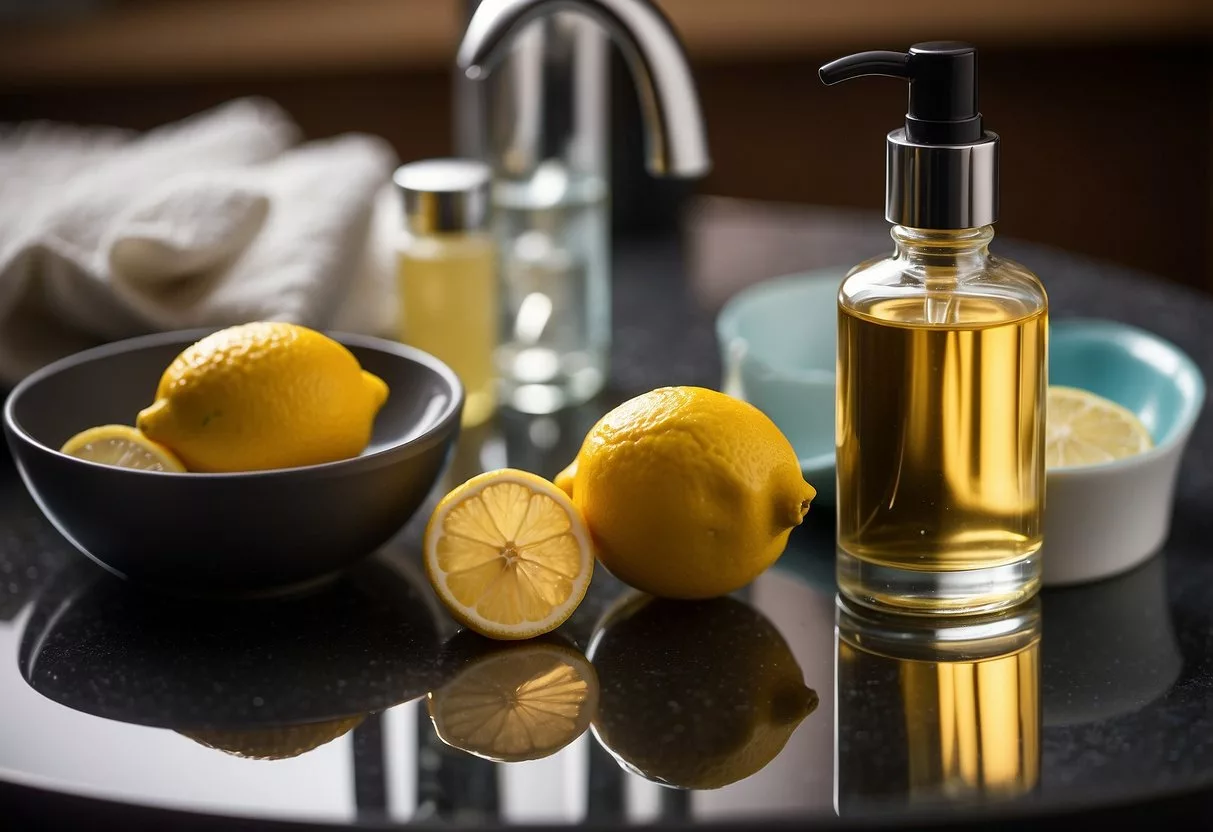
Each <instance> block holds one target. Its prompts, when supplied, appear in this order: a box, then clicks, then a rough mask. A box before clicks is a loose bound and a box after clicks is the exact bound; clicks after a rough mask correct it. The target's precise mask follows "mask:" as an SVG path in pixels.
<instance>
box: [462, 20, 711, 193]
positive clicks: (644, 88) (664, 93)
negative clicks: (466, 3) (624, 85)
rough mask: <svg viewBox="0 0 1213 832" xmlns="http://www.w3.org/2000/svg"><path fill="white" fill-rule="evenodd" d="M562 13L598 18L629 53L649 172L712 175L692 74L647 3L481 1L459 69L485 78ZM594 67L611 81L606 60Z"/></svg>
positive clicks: (678, 46)
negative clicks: (521, 39)
mask: <svg viewBox="0 0 1213 832" xmlns="http://www.w3.org/2000/svg"><path fill="white" fill-rule="evenodd" d="M559 11H578V12H581V13H583V14H585V15H587V16H589V17H590V18H592V19H594V20H596V21H597V22H598V23H599V24H601V25H602V26H603V27H604V28H605V29H606V31H607V32H608V33H610V34H611V35H612V37H613V38H614V40H615V42H616V43H617V44H618V45H619V47H620V49H621V50H622V51H623V55H624V58H625V60H626V61H627V63H628V67H629V68H630V69H631V72H632V77H633V80H634V81H635V83H636V89H637V93H638V95H639V98H640V103H641V107H642V108H643V110H644V118H645V127H646V138H647V143H648V167H649V170H650V172H652V173H653V174H654V175H657V176H681V177H697V176H703V175H704V174H706V173H707V172H708V169H709V168H710V167H711V163H710V161H709V159H708V149H707V139H706V135H705V131H704V126H703V114H702V113H701V111H700V107H699V94H698V92H697V91H696V89H695V82H694V80H693V79H692V77H691V69H690V67H689V66H688V64H687V58H686V54H685V53H684V51H683V48H682V43H681V41H679V39H678V36H677V34H675V32H674V30H673V28H672V26H671V25H670V22H669V20H668V19H667V18H666V16H665V15H664V14H662V12H661V11H660V10H659V9H658V8H657V7H656V6H654V5H653V4H652V3H651V2H648V0H482V2H481V3H480V5H479V7H478V8H477V9H476V12H475V14H474V15H473V16H472V20H471V22H470V23H468V27H467V31H466V32H465V33H464V36H463V42H462V43H461V44H460V46H459V54H458V58H457V63H458V66H459V68H460V69H462V70H463V71H464V73H465V74H466V75H467V76H468V78H470V79H472V80H476V79H479V78H482V77H484V76H485V75H486V74H487V72H489V71H491V69H492V65H493V63H494V62H495V61H498V60H500V59H502V58H503V57H505V53H506V52H507V45H508V44H509V43H510V41H511V39H512V38H513V37H514V35H516V34H517V33H518V32H519V31H520V30H522V29H523V28H524V27H525V26H526V24H527V23H528V22H531V21H533V20H536V19H537V18H541V17H544V16H546V15H550V14H552V13H553V12H559ZM590 69H591V71H596V72H599V73H601V74H602V75H603V76H605V75H606V72H607V68H606V63H605V55H604V56H603V61H602V64H601V66H600V67H593V68H590ZM536 80H538V79H536ZM604 126H605V125H604Z"/></svg>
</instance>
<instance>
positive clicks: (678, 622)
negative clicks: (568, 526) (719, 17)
mask: <svg viewBox="0 0 1213 832" xmlns="http://www.w3.org/2000/svg"><path fill="white" fill-rule="evenodd" d="M707 213H708V214H710V213H711V212H710V211H708V212H707ZM714 221H715V220H713V219H712V218H711V217H710V216H707V215H704V214H701V215H697V216H696V218H695V219H693V221H692V223H691V225H690V227H689V229H688V233H687V235H686V237H685V238H684V239H683V240H682V242H676V241H674V240H672V239H669V238H655V239H649V240H627V241H624V242H623V243H622V244H621V245H620V246H619V251H618V254H617V257H616V264H615V271H616V275H617V277H616V290H615V303H616V309H615V314H616V346H615V355H614V375H613V379H612V388H611V390H610V392H609V394H608V395H606V396H604V398H603V400H601V401H598V402H595V403H592V404H591V405H588V406H586V407H583V408H579V409H577V410H575V411H571V412H568V413H565V414H562V415H560V416H558V417H541V418H529V417H522V416H518V415H511V414H505V415H501V416H500V417H499V418H498V419H497V421H496V422H495V424H493V425H490V426H487V427H486V428H484V429H480V430H476V431H472V432H469V433H467V434H465V436H464V437H463V439H462V440H461V443H460V446H459V448H458V452H457V454H456V457H455V460H454V462H453V466H452V470H451V472H450V473H449V474H448V478H449V480H455V479H462V478H464V477H466V476H468V475H470V474H471V473H474V472H476V471H478V470H482V469H485V468H491V467H499V466H501V465H505V464H509V465H512V466H515V467H521V468H527V469H531V470H534V471H537V472H539V473H541V474H545V475H551V474H553V473H555V471H557V470H559V468H561V467H563V465H564V464H565V463H566V462H567V461H568V459H570V458H571V456H572V455H573V453H574V451H575V449H576V447H577V445H578V444H579V442H580V439H581V436H582V435H583V434H584V432H585V430H586V429H587V428H588V427H589V426H590V425H591V424H592V423H593V421H595V420H596V418H597V416H598V415H600V414H601V412H602V410H603V409H604V408H605V407H607V406H608V405H609V404H610V403H611V402H613V401H615V400H618V399H620V398H622V397H625V396H627V395H630V394H633V393H635V392H639V391H642V390H646V389H649V388H652V387H655V386H659V385H662V384H699V385H704V386H716V385H717V384H718V382H719V372H720V368H719V362H718V359H717V356H716V346H715V339H714V336H713V334H712V318H713V315H714V311H715V307H716V306H717V305H718V302H719V299H720V297H721V295H722V294H727V292H725V291H724V290H722V289H721V288H720V277H719V276H720V275H721V274H722V273H727V272H728V271H729V269H728V268H727V266H722V264H721V263H720V262H713V263H708V264H705V262H704V257H705V256H708V255H710V254H711V252H712V248H711V246H710V245H706V244H705V240H711V239H712V238H713V235H715V234H717V233H719V234H721V235H726V234H727V233H728V229H722V228H721V227H720V226H714V225H712V223H713V222H714ZM795 223H800V224H801V225H800V227H801V228H802V229H803V235H802V237H801V238H800V239H803V240H804V241H805V245H806V247H808V248H806V250H805V251H804V252H803V255H804V256H803V260H804V262H805V265H806V266H812V265H820V264H821V263H822V262H827V263H843V264H845V263H848V262H852V261H856V260H858V259H860V258H861V257H863V256H865V255H870V254H872V253H874V252H878V251H880V250H882V249H883V248H884V247H885V246H886V241H887V237H886V236H885V234H886V232H885V230H884V226H883V225H882V224H881V223H880V222H879V221H878V220H877V219H874V218H866V217H860V218H856V217H850V216H848V215H845V214H837V213H833V212H824V211H819V212H813V211H800V212H799V213H797V214H796V218H795ZM796 239H797V237H796V235H791V237H790V238H789V241H787V242H786V243H785V244H783V248H784V249H785V250H784V251H783V253H780V252H779V251H776V250H774V249H772V248H771V247H770V246H756V247H752V248H751V249H750V251H749V252H748V254H747V253H746V252H740V253H738V254H737V256H738V257H739V258H743V259H745V266H746V269H750V270H753V271H754V273H756V274H774V273H776V272H777V271H780V270H786V269H782V268H780V266H779V265H778V264H779V263H782V262H784V261H783V260H781V258H784V259H787V258H789V257H791V258H793V259H795V257H796V245H797V242H796ZM823 240H824V241H827V242H829V245H824V244H823V242H822V241H823ZM831 246H832V247H831ZM809 248H811V250H809ZM827 248H828V251H827V250H826V249H827ZM997 248H998V251H1000V252H1002V253H1005V254H1007V255H1008V256H1011V257H1014V258H1015V259H1018V260H1021V261H1023V262H1025V263H1028V264H1030V265H1031V266H1032V267H1033V268H1034V269H1036V270H1037V271H1038V272H1039V273H1040V274H1041V276H1042V278H1043V279H1044V281H1045V283H1046V286H1047V287H1048V290H1049V292H1050V297H1051V302H1052V311H1053V314H1054V315H1055V316H1056V317H1058V318H1061V317H1069V316H1076V315H1082V316H1101V317H1110V318H1116V319H1119V320H1123V321H1127V322H1130V323H1134V324H1138V325H1140V326H1143V327H1146V328H1148V329H1151V330H1154V331H1156V332H1159V333H1160V334H1163V335H1164V336H1166V337H1168V338H1169V339H1171V340H1172V341H1174V342H1175V343H1176V344H1178V345H1179V346H1181V347H1182V348H1183V349H1184V350H1186V351H1187V352H1188V353H1189V354H1190V355H1192V356H1193V358H1195V359H1196V361H1197V362H1198V363H1199V364H1200V365H1201V367H1202V368H1203V370H1204V372H1205V373H1206V375H1207V376H1209V377H1210V378H1213V336H1211V335H1210V334H1209V328H1210V327H1211V326H1213V300H1210V299H1209V298H1205V297H1202V296H1199V295H1197V294H1195V293H1192V292H1189V291H1187V290H1184V289H1181V288H1178V287H1175V286H1172V285H1168V284H1165V283H1163V282H1160V281H1155V280H1151V279H1148V278H1146V277H1144V276H1141V275H1136V274H1133V273H1130V272H1128V271H1125V270H1122V269H1118V268H1114V267H1110V266H1105V265H1101V264H1096V263H1093V262H1091V261H1089V260H1085V259H1082V258H1079V257H1075V256H1072V255H1069V254H1066V253H1063V252H1059V251H1055V250H1049V249H1043V248H1039V247H1035V246H1030V245H1026V244H1015V243H1011V242H1007V243H1000V244H998V247H997ZM688 253H689V259H690V261H691V262H692V264H693V265H692V267H691V268H689V269H688V268H687V267H686V266H685V262H686V260H687V259H688ZM739 262H740V261H739ZM737 271H738V272H739V273H743V272H744V271H745V269H740V268H739V269H737ZM713 275H715V277H713ZM728 279H735V278H733V277H729V278H728ZM713 281H715V282H713ZM1109 510H1114V507H1110V509H1109ZM425 513H426V512H425V511H424V510H423V512H422V514H421V515H419V516H418V517H417V518H414V520H413V521H412V522H411V523H410V524H409V526H408V527H406V528H405V529H404V531H403V532H402V534H401V536H400V537H399V539H398V540H397V541H395V542H394V543H393V544H391V545H389V546H388V547H386V548H385V549H384V550H383V551H381V552H380V553H378V554H376V555H375V556H374V557H372V558H370V559H369V560H367V561H366V562H365V563H363V564H362V565H360V566H359V567H357V568H355V569H354V570H352V571H351V572H350V573H349V574H348V575H347V576H346V577H344V578H343V579H341V580H340V581H339V582H338V583H336V584H334V585H331V586H329V587H327V588H326V589H323V590H321V591H319V592H316V593H313V594H311V595H308V596H304V597H298V598H292V599H282V600H277V601H272V602H264V601H263V602H257V603H254V602H223V603H218V602H212V603H205V604H204V603H200V602H184V601H180V600H177V599H169V598H161V597H155V596H149V595H144V594H141V593H140V592H138V591H137V590H135V589H132V588H131V587H128V586H126V585H124V584H123V583H121V582H120V581H118V580H117V579H115V578H112V577H110V576H108V575H106V574H104V573H102V572H101V571H100V570H99V569H98V568H96V567H94V566H92V565H91V564H90V563H89V562H87V561H86V560H85V559H84V558H83V557H81V556H79V555H78V554H76V553H75V552H74V551H73V550H71V547H70V546H69V544H67V543H66V542H65V541H63V540H62V539H61V538H60V537H59V536H58V535H57V534H56V533H55V532H54V531H53V530H52V529H51V527H50V526H49V524H48V523H47V522H46V521H45V520H44V519H43V518H42V516H41V514H40V513H39V511H38V509H37V508H36V506H35V505H34V504H33V502H32V501H31V500H30V498H29V497H28V496H27V494H26V493H25V490H24V488H23V487H22V485H21V484H20V481H19V480H18V478H17V476H16V474H15V472H14V470H13V467H12V463H11V461H9V460H8V459H7V457H0V816H3V817H4V818H6V819H8V820H12V821H13V822H15V823H17V826H15V827H13V828H25V824H28V825H32V824H34V823H35V822H36V823H38V824H39V825H40V826H41V827H43V828H45V827H46V826H47V825H53V823H54V822H55V821H58V822H60V823H63V824H71V825H80V824H84V823H88V824H89V825H90V826H92V827H93V828H97V827H98V826H101V827H105V828H124V829H137V828H138V829H142V828H148V829H153V828H164V827H165V826H166V825H169V824H171V825H173V826H175V827H180V828H207V827H208V826H210V825H211V824H213V823H218V822H219V821H218V820H217V819H219V818H227V819H228V820H227V821H224V822H225V823H227V824H229V825H235V826H239V827H240V828H279V827H278V826H276V825H275V822H279V823H287V822H292V823H294V822H298V823H311V824H321V825H344V824H351V823H357V824H363V825H368V826H378V825H384V824H391V823H405V822H413V823H419V824H424V823H426V822H434V823H441V824H442V825H446V826H450V825H461V824H465V823H466V824H486V823H489V824H494V823H502V824H517V825H526V824H531V823H563V824H589V825H595V824H602V825H612V824H620V823H643V822H662V823H668V824H674V825H680V824H683V823H696V824H712V823H721V824H727V823H737V824H741V825H743V826H745V827H747V828H750V827H753V826H754V825H757V824H762V823H765V824H769V825H772V826H774V825H782V824H787V825H789V826H796V825H800V824H802V823H803V822H804V821H806V820H810V821H812V822H814V823H817V824H819V825H822V826H829V825H833V824H841V825H862V826H869V825H871V826H884V825H890V826H907V825H914V824H924V825H929V824H934V823H941V822H946V821H963V820H966V819H969V820H973V819H981V820H982V822H983V823H984V824H985V825H993V826H997V825H998V824H999V823H1012V822H1014V821H1015V820H1016V819H1018V818H1022V817H1023V816H1025V815H1032V816H1034V817H1037V818H1043V820H1036V821H1034V823H1035V824H1037V825H1046V826H1047V825H1048V824H1049V823H1051V822H1053V823H1066V824H1072V823H1073V822H1074V821H1075V820H1079V819H1083V820H1087V821H1098V820H1100V819H1106V818H1118V819H1130V818H1134V817H1138V816H1145V815H1146V814H1147V813H1148V815H1149V816H1150V817H1152V818H1155V819H1159V818H1180V819H1184V820H1187V821H1189V822H1190V823H1191V826H1192V828H1208V824H1209V821H1210V819H1211V818H1213V814H1211V813H1213V809H1211V808H1210V807H1211V806H1213V546H1211V545H1210V543H1209V541H1211V540H1213V420H1211V419H1210V418H1209V415H1208V414H1207V413H1206V414H1205V416H1204V417H1203V418H1202V420H1201V422H1200V424H1199V425H1198V427H1197V430H1196V433H1195V435H1194V436H1193V439H1192V441H1191V445H1190V450H1189V453H1188V456H1187V458H1186V460H1185V464H1184V467H1183V471H1182V474H1181V481H1180V488H1179V494H1178V497H1177V504H1176V509H1175V519H1174V527H1173V533H1172V536H1171V539H1170V541H1169V542H1168V544H1167V545H1166V547H1165V551H1164V552H1162V553H1161V554H1160V555H1159V556H1157V557H1155V558H1153V559H1151V560H1150V561H1149V562H1147V563H1146V564H1145V565H1143V566H1142V567H1140V568H1138V569H1136V570H1135V571H1133V572H1131V573H1129V574H1127V575H1123V576H1121V577H1118V578H1115V579H1112V580H1109V581H1105V582H1102V583H1099V584H1094V585H1090V586H1086V587H1079V588H1072V589H1066V590H1061V591H1046V592H1045V593H1043V595H1042V597H1041V599H1040V601H1039V603H1038V604H1036V605H1035V606H1033V607H1030V608H1028V609H1027V610H1025V611H1022V612H1021V613H1020V616H1019V618H1018V619H1016V620H1015V621H1013V622H1011V625H1008V626H1004V627H1003V632H1001V634H1000V635H998V636H997V637H987V638H979V639H975V640H970V642H969V643H968V645H967V647H966V652H963V653H957V652H956V651H955V650H948V649H945V648H943V647H941V646H940V644H939V643H938V641H932V640H930V639H925V638H924V639H918V640H911V642H908V643H907V644H903V645H902V646H901V647H897V648H892V647H888V646H887V645H881V644H879V643H875V642H872V641H871V640H870V639H868V638H866V637H865V636H863V635H862V633H861V631H863V632H866V631H864V630H863V628H864V627H867V626H868V624H866V623H864V622H861V621H857V620H855V619H854V618H853V617H851V616H848V615H846V614H845V613H843V614H841V615H840V614H839V613H838V611H837V609H836V604H835V598H834V586H833V577H832V575H833V573H832V556H833V544H832V537H833V528H832V518H831V516H830V513H829V512H828V511H817V512H810V515H809V519H808V520H807V521H806V523H805V525H804V527H802V528H801V529H800V530H798V531H797V532H796V533H795V534H794V535H793V538H792V542H791V544H790V546H789V549H788V551H787V552H786V553H785V555H784V557H783V558H782V559H781V560H780V562H779V563H778V564H777V565H776V567H775V568H774V569H772V570H771V571H769V572H768V573H766V574H764V575H763V576H761V577H760V578H759V580H758V581H756V582H755V583H754V584H753V585H751V586H750V587H748V588H747V589H745V590H744V591H742V592H740V593H738V594H737V595H736V596H734V597H730V598H727V599H718V600H716V601H711V602H704V603H695V604H677V603H671V602H660V601H647V600H646V599H643V598H637V597H635V596H634V595H633V594H632V593H631V592H630V591H629V590H627V588H626V587H624V586H622V585H621V584H619V583H618V582H617V581H615V580H614V579H613V578H612V577H611V576H610V575H608V574H607V573H606V572H605V570H599V571H598V573H597V574H596V576H595V579H594V582H593V585H592V587H591V590H590V594H589V595H588V596H587V599H586V601H585V602H584V603H583V604H582V606H581V607H580V608H579V609H578V610H577V612H576V613H575V615H574V616H573V618H572V619H570V621H569V622H567V623H566V625H565V626H563V627H562V628H561V629H560V630H559V631H558V632H557V633H556V634H554V636H553V637H552V638H549V639H546V640H544V641H543V642H542V643H541V644H540V647H541V648H542V649H544V650H548V651H550V653H551V655H553V656H556V657H560V656H565V657H568V656H570V655H571V656H573V657H574V658H576V659H577V661H580V658H579V656H580V654H585V655H588V657H589V659H590V662H591V664H592V666H593V672H592V675H591V676H590V681H589V682H588V683H587V684H592V685H594V687H595V688H596V690H597V691H598V696H599V698H598V707H597V711H596V715H595V718H594V726H593V728H592V729H591V730H590V731H587V732H585V733H584V734H581V735H580V736H577V737H576V738H575V739H574V738H570V739H571V741H570V742H569V744H568V745H566V746H565V747H564V748H563V749H561V750H559V751H557V752H556V753H554V754H552V755H551V756H548V757H545V758H542V759H538V760H532V761H529V762H494V761H491V760H488V759H484V758H483V757H478V756H473V755H471V754H468V753H465V752H464V751H461V750H459V749H457V748H454V747H452V746H449V745H447V744H444V743H443V742H442V741H441V740H440V739H439V738H438V737H437V735H436V734H435V731H434V729H433V727H432V725H431V720H430V717H429V713H428V710H427V694H428V693H429V692H432V691H441V690H443V689H444V686H447V685H449V684H451V682H452V680H454V679H458V678H459V677H460V675H461V674H463V673H466V672H468V671H469V670H473V669H475V668H477V667H478V666H479V667H483V666H484V665H483V663H484V662H487V661H491V660H493V659H494V658H496V657H499V656H500V655H501V654H502V652H503V651H510V650H518V649H520V648H519V646H518V645H498V644H492V643H487V642H483V641H481V640H479V639H478V638H469V637H468V636H467V635H466V634H463V635H457V633H456V631H457V627H456V626H455V625H454V624H453V622H451V621H450V619H449V618H447V617H446V615H445V614H444V613H443V612H442V611H441V610H440V608H439V607H438V605H437V604H436V602H435V600H434V598H433V596H432V593H431V592H430V590H429V588H428V586H427V584H426V582H425V578H424V576H423V575H422V574H421V571H420V569H419V558H418V554H417V541H418V540H419V536H420V529H421V527H422V524H423V522H424V516H422V515H424V514H425ZM167 554H171V553H170V552H166V555H167ZM837 615H840V617H839V618H838V622H839V626H838V628H837V629H836V627H835V621H836V616H837ZM518 655H521V654H518ZM577 661H573V662H572V664H571V665H570V666H574V667H576V666H579V665H578V664H577ZM250 756H257V757H269V758H276V759H249V757H250ZM671 786H682V787H684V788H671ZM709 786H710V787H712V788H706V787H709ZM138 807H142V808H138ZM163 811H171V812H172V813H173V814H171V815H169V814H163V813H162V812H163ZM178 813H181V814H178ZM1075 813H1081V817H1080V816H1079V815H1076V814H1075ZM1135 813H1136V814H1135ZM233 818H235V819H237V820H235V821H232V820H231V819H233ZM1050 819H1052V820H1050ZM6 828H8V827H7V826H6Z"/></svg>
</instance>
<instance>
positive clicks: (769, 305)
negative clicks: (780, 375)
mask: <svg viewBox="0 0 1213 832" xmlns="http://www.w3.org/2000/svg"><path fill="white" fill-rule="evenodd" d="M843 273H844V270H842V269H822V270H818V271H812V272H806V273H805V274H802V275H791V276H789V277H781V278H776V279H774V280H768V281H764V282H762V283H759V284H757V285H755V286H752V287H750V288H748V289H746V290H744V291H742V292H739V293H738V294H737V295H735V296H734V297H733V298H732V299H731V300H730V301H729V302H728V303H727V304H726V305H725V307H724V309H723V310H722V311H721V313H720V318H719V320H718V322H717V334H718V336H719V337H720V342H721V346H722V348H724V349H725V350H726V351H730V350H731V351H734V352H739V351H744V354H745V356H746V357H747V359H749V360H752V361H757V362H760V363H761V364H763V365H765V366H766V367H769V368H771V369H774V370H778V371H782V372H784V373H790V374H793V375H796V376H798V377H799V376H803V375H804V373H805V371H816V373H826V374H828V376H829V377H830V378H833V376H834V354H835V349H836V347H835V342H836V340H837V330H838V286H839V284H840V283H841V282H842V277H843ZM743 346H744V349H742V347H743Z"/></svg>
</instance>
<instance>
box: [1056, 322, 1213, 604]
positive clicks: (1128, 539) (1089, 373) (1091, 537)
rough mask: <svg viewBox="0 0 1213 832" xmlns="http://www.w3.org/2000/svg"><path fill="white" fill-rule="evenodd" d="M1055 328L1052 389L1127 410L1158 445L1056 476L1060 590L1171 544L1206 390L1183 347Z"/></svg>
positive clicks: (1109, 329) (1100, 328) (1113, 327)
mask: <svg viewBox="0 0 1213 832" xmlns="http://www.w3.org/2000/svg"><path fill="white" fill-rule="evenodd" d="M1049 330H1050V331H1049V383H1050V384H1062V385H1066V386H1069V387H1081V388H1083V389H1084V390H1090V391H1091V392H1093V393H1097V394H1098V395H1100V396H1103V397H1105V398H1107V399H1111V400H1112V401H1114V402H1116V403H1117V404H1120V405H1122V406H1123V407H1126V408H1128V409H1129V410H1131V411H1132V412H1133V413H1135V414H1137V417H1138V418H1139V419H1141V421H1142V424H1144V425H1145V426H1146V429H1147V430H1149V431H1150V435H1151V436H1152V437H1153V439H1154V447H1153V448H1151V449H1150V450H1148V451H1146V452H1145V453H1141V454H1137V455H1136V456H1132V457H1128V458H1127V459H1119V460H1115V461H1113V462H1107V463H1103V464H1100V465H1084V466H1075V467H1063V468H1052V469H1050V470H1049V474H1048V481H1047V487H1046V491H1045V544H1044V557H1043V563H1044V583H1045V585H1046V586H1061V585H1066V584H1076V583H1082V582H1085V581H1092V580H1096V579H1099V578H1106V577H1109V576H1111V575H1118V574H1120V573H1121V572H1125V571H1127V570H1129V569H1131V568H1133V567H1134V566H1136V565H1137V564H1139V563H1141V562H1142V561H1144V560H1145V559H1146V558H1148V557H1149V556H1150V555H1152V554H1154V553H1155V552H1156V551H1158V549H1159V548H1160V547H1161V546H1162V544H1163V542H1164V541H1165V540H1166V539H1167V534H1168V532H1169V531H1170V528H1171V512H1172V505H1173V502H1174V496H1175V482H1176V479H1177V477H1178V475H1179V463H1180V460H1181V458H1182V457H1183V452H1184V447H1185V446H1186V445H1187V442H1188V437H1189V436H1191V434H1192V428H1193V427H1194V426H1195V424H1196V418H1197V416H1198V415H1199V414H1200V410H1201V407H1202V405H1203V404H1204V399H1205V383H1204V379H1203V378H1202V377H1201V374H1200V370H1199V369H1197V367H1196V364H1195V363H1194V362H1193V361H1192V359H1190V358H1189V357H1188V356H1187V355H1185V354H1184V353H1183V352H1182V351H1181V350H1180V349H1179V348H1178V347H1176V346H1175V345H1173V344H1171V343H1170V342H1169V341H1165V340H1163V339H1162V338H1159V337H1158V336H1157V335H1153V334H1151V333H1149V332H1146V331H1144V330H1141V329H1137V328H1136V327H1131V326H1128V325H1126V324H1120V323H1114V322H1112V321H1083V320H1070V321H1058V322H1055V323H1053V324H1052V325H1051V326H1050V328H1049Z"/></svg>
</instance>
